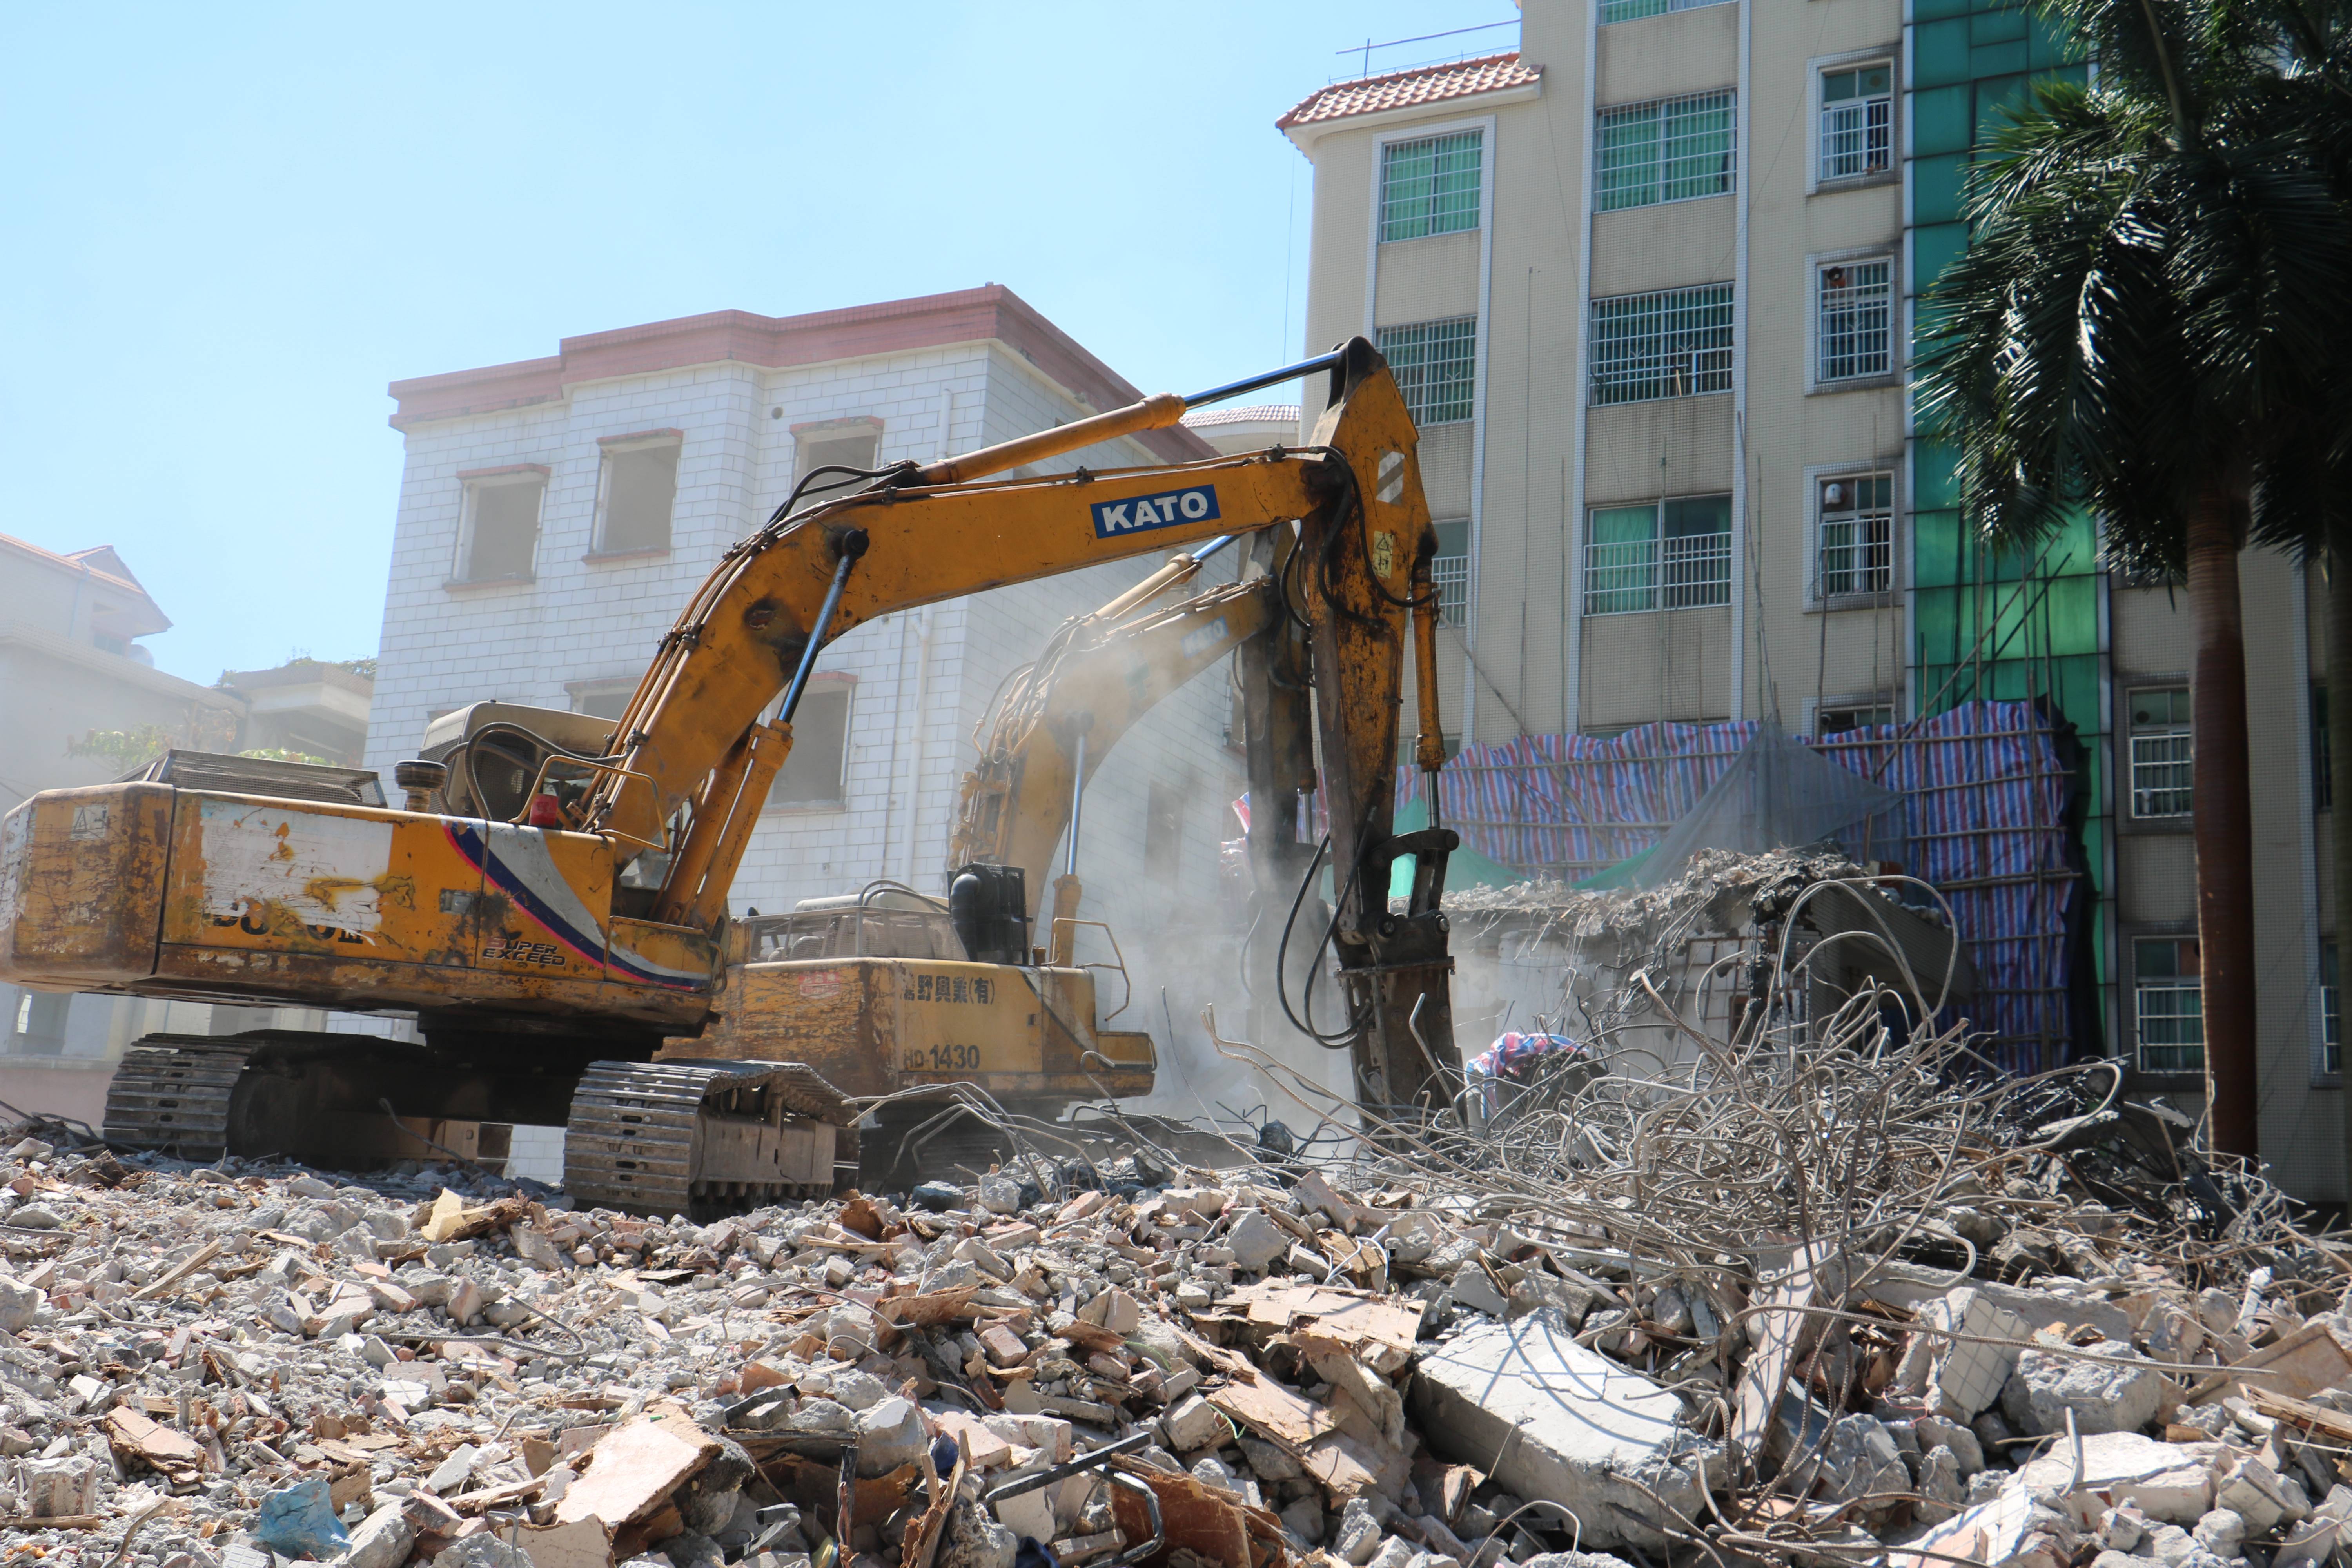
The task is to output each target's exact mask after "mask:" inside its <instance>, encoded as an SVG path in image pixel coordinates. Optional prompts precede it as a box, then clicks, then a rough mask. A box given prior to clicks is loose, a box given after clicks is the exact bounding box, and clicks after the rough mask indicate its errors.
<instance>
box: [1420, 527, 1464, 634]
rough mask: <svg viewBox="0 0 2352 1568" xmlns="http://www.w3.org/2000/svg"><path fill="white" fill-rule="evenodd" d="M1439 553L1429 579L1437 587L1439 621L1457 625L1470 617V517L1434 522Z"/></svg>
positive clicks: (1434, 559) (1430, 568) (1439, 623)
mask: <svg viewBox="0 0 2352 1568" xmlns="http://www.w3.org/2000/svg"><path fill="white" fill-rule="evenodd" d="M1430 528H1431V530H1432V531H1434V532H1435V533H1436V535H1437V553H1436V555H1434V556H1433V557H1432V558H1431V560H1430V563H1429V581H1430V584H1431V585H1432V586H1433V587H1435V588H1436V590H1437V624H1438V625H1439V626H1462V625H1464V624H1465V623H1466V622H1467V621H1468V620H1469V618H1470V520H1469V519H1467V518H1460V519H1455V520H1453V521H1444V522H1433V523H1432V524H1430Z"/></svg>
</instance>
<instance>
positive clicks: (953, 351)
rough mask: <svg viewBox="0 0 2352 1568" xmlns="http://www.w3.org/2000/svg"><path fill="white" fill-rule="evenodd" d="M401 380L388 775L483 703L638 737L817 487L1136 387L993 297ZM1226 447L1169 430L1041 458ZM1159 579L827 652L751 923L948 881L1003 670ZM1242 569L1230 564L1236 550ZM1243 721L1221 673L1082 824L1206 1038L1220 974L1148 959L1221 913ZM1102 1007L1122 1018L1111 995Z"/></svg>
mask: <svg viewBox="0 0 2352 1568" xmlns="http://www.w3.org/2000/svg"><path fill="white" fill-rule="evenodd" d="M391 390H392V395H393V396H394V398H396V399H397V400H398V404H399V407H398V410H397V412H395V413H394V415H393V416H392V422H393V424H394V426H396V427H398V428H399V429H400V430H401V431H402V432H403V434H404V437H406V443H407V458H406V468H405V472H404V477H403V479H402V483H401V491H400V506H399V515H398V519H397V521H396V523H395V527H394V541H393V553H392V574H391V582H390V584H389V588H388V592H387V594H386V596H385V605H384V620H383V643H382V647H381V652H380V656H379V674H378V680H377V685H376V692H375V708H374V719H373V725H372V728H371V731H370V735H369V742H368V758H369V762H370V765H372V766H373V767H376V768H377V769H379V770H381V771H383V772H384V773H386V775H387V776H388V775H389V773H390V770H391V767H392V765H393V763H395V762H397V761H398V760H400V759H401V758H403V757H405V756H409V755H411V754H413V753H414V752H415V748H416V746H417V744H418V742H419V741H420V739H421V737H422V736H423V734H424V731H425V724H426V723H427V722H428V721H430V720H432V719H433V718H434V717H436V716H437V715H438V714H441V713H443V712H446V711H447V710H451V709H453V708H456V707H458V706H460V705H462V704H465V703H467V702H471V701H475V700H479V699H483V698H493V697H495V698H501V699H504V700H509V701H515V702H524V703H530V704H533V705H537V706H541V707H553V708H567V709H573V710H580V711H583V712H591V713H599V714H604V715H608V716H616V715H617V714H618V713H619V712H620V710H621V709H622V706H623V705H624V704H625V703H626V701H627V700H628V699H629V696H630V694H631V693H632V692H633V691H634V690H635V687H636V684H637V680H638V678H639V677H640V675H641V674H642V673H643V671H644V669H645V667H646V662H647V661H648V660H649V659H650V658H651V657H652V655H653V653H654V651H655V647H656V643H657V642H658V641H659V639H660V638H661V637H663V635H664V634H666V633H667V631H668V630H669V629H670V627H671V626H672V624H673V623H674V621H675V620H676V618H677V614H678V612H679V611H680V610H681V609H682V608H683V607H684V605H686V604H687V602H688V597H689V596H690V595H692V593H693V592H694V590H695V589H696V587H697V586H698V585H699V584H701V582H702V581H703V579H704V578H705V577H706V576H707V575H708V574H709V573H710V572H711V570H712V569H713V568H715V567H716V566H717V565H718V563H719V558H720V555H721V552H724V551H725V550H726V549H727V548H728V547H729V546H730V545H731V544H733V543H734V542H736V541H737V540H739V539H741V538H743V537H744V536H746V535H747V534H749V533H751V532H752V531H754V530H755V529H757V528H758V527H759V526H760V525H761V523H763V522H764V521H766V520H767V519H768V517H769V516H770V514H771V513H772V512H773V511H774V510H776V509H777V508H778V507H779V506H780V505H782V504H783V503H784V501H785V500H787V498H788V497H789V496H790V495H791V494H792V492H793V488H794V486H795V484H796V483H797V482H798V481H799V480H800V479H802V478H803V477H804V476H806V475H807V474H808V473H809V472H810V470H811V469H812V468H816V467H818V466H820V465H824V464H846V465H849V466H851V467H854V468H876V467H878V466H880V465H884V464H887V463H891V462H894V461H897V460H898V459H900V458H917V459H920V460H924V461H929V460H930V459H932V458H938V457H941V456H944V455H946V454H949V453H951V452H962V451H970V450H971V449H973V448H975V447H982V446H984V445H987V444H989V443H991V442H995V441H1001V440H1004V439H1007V438H1009V437H1013V436H1018V435H1024V434H1027V433H1029V432H1031V431H1034V430H1039V429H1044V428H1047V427H1049V426H1054V425H1056V424H1061V423H1064V422H1066V421H1068V420H1072V419H1076V418H1081V417H1084V416H1087V415H1090V414H1094V413H1097V412H1100V411H1102V410H1105V409H1108V408H1112V407H1116V406H1118V405H1123V404H1126V403H1129V402H1132V401H1134V400H1135V398H1136V397H1137V396H1139V394H1138V393H1137V391H1136V389H1135V388H1134V387H1132V386H1130V385H1129V384H1128V383H1127V382H1125V381H1123V380H1122V379H1120V378H1119V377H1118V375H1116V374H1113V373H1112V372H1111V371H1110V370H1109V368H1108V367H1107V366H1106V365H1104V364H1103V363H1101V362H1100V361H1099V360H1097V358H1095V356H1094V355H1092V354H1090V353H1087V351H1086V350H1085V349H1084V348H1082V347H1081V346H1079V344H1077V343H1076V342H1073V341H1072V340H1071V339H1070V338H1069V337H1068V336H1067V335H1066V334H1065V333H1063V332H1062V331H1060V330H1059V329H1057V328H1056V327H1055V326H1054V325H1053V323H1052V322H1050V321H1046V320H1045V318H1044V317H1043V316H1041V315H1039V314H1038V313H1037V312H1036V311H1035V310H1033V309H1031V308H1030V307H1029V306H1028V305H1026V304H1025V303H1024V302H1023V301H1022V300H1020V299H1019V298H1018V297H1016V296H1015V295H1014V294H1013V292H1012V291H1011V290H1010V289H1003V288H1001V287H998V286H996V285H993V284H991V285H989V286H987V287H984V288H980V289H967V290H964V291H962V292H959V293H952V294H940V295H933V296H929V297H928V298H922V299H912V300H890V301H887V302H884V303H879V304H873V305H863V306H858V307H856V308H853V309H848V310H824V311H819V312H815V313H813V314H808V315H801V316H789V317H768V316H759V315H752V314H749V313H746V312H741V311H722V312H719V313H716V314H712V315H707V316H695V317H689V318H686V319H684V320H680V321H656V322H652V323H649V324H646V325H644V326H635V327H626V328H623V329H620V330H618V331H603V332H594V333H590V334H587V335H585V336H581V337H572V338H567V339H565V340H564V341H563V342H562V347H561V349H560V351H559V352H558V353H556V354H554V355H552V356H550V357H548V358H545V359H537V360H529V361H525V362H523V363H517V364H502V365H492V366H488V367H487V368H484V369H479V370H466V371H457V372H453V373H449V374H439V375H430V376H425V377H420V378H418V379H415V380H409V381H402V382H396V383H394V384H393V387H392V389H391ZM1212 456H1214V451H1213V448H1212V447H1210V446H1208V445H1207V444H1206V443H1204V442H1203V441H1202V439H1200V438H1199V437H1196V436H1194V435H1193V434H1192V433H1191V432H1190V431H1188V430H1184V429H1169V430H1159V431H1152V432H1149V433H1147V434H1145V435H1143V436H1141V437H1136V438H1132V439H1121V440H1118V441H1115V442H1110V443H1106V444H1105V445H1103V446H1101V447H1093V448H1089V449H1087V451H1085V452H1082V453H1078V454H1075V455H1073V456H1071V457H1068V458H1059V459H1055V460H1054V461H1053V462H1051V463H1048V464H1045V465H1042V468H1044V469H1045V470H1047V471H1067V470H1068V469H1070V468H1076V467H1078V466H1080V465H1082V464H1083V465H1085V466H1087V467H1091V468H1110V467H1125V466H1133V465H1140V464H1150V463H1164V462H1172V461H1185V460H1191V459H1193V458H1206V457H1212ZM943 547H947V545H946V543H945V542H943ZM1158 559H1159V558H1158V557H1157V556H1154V557H1152V558H1150V559H1148V560H1144V561H1140V562H1128V563H1116V564H1110V565H1105V566H1100V567H1095V568H1091V569H1088V570H1087V571H1083V572H1077V573H1072V574H1067V575H1065V576H1062V577H1058V578H1054V579H1050V580H1047V581H1045V582H1040V583H1034V584H1025V585H1021V586H1016V587H1011V588H1004V589H1000V590H997V591H994V592H992V593H988V594H983V595H975V596H972V597H969V598H959V599H954V600H950V601H948V602H946V603H942V604H938V605H929V606H927V607H923V608H919V609H916V610H912V611H908V612H904V613H900V614H895V615H888V616H880V617H877V619H875V620H873V621H871V622H868V623H866V624H865V625H862V626H857V627H856V628H855V629H854V630H852V631H851V632H849V633H848V634H847V635H845V636H844V637H840V638H839V639H838V640H836V641H835V642H833V643H832V644H830V645H828V646H827V647H826V648H825V649H824V654H823V656H822V658H821V659H820V661H819V664H818V666H817V670H816V674H815V677H814V680H813V682H812V684H811V686H810V688H809V689H808V692H807V694H806V696H805V697H804V698H803V702H802V704H801V708H800V710H799V712H798V714H797V716H796V717H795V719H794V721H793V752H792V755H791V756H790V758H789V759H788V760H787V762H786V763H785V764H784V768H783V771H782V773H781V774H780V775H779V777H778V778H777V781H776V784H775V787H774V790H773V791H772V795H771V796H770V798H769V802H768V807H767V811H766V813H765V815H764V816H763V817H762V819H761V824H760V826H759V827H758V829H757V830H756V831H755V832H754V834H753V836H752V838H751V847H750V850H749V852H748V854H747V855H746V857H745V858H744V862H743V867H742V870H741V873H740V876H739V877H738V878H737V880H736V883H735V887H734V889H733V891H732V896H731V899H730V903H731V905H732V907H733V908H734V910H736V911H737V912H738V913H741V912H744V911H746V910H768V911H771V912H774V911H778V910H788V909H790V908H791V907H792V906H793V903H794V901H796V900H801V899H805V898H810V897H817V896H824V895H831V894H841V893H855V892H856V891H857V890H858V889H860V888H862V887H864V886H866V884H867V883H870V882H873V881H876V880H880V879H891V880H896V881H899V882H904V883H908V884H909V885H911V886H914V887H917V888H919V889H923V890H926V891H929V892H934V893H937V892H944V891H945V889H946V879H947V873H948V870H949V867H948V864H947V856H948V843H949V835H950V828H951V826H952V825H953V821H954V818H955V814H956V810H957V802H958V793H959V785H960V783H961V778H962V775H963V773H964V772H965V770H966V769H967V768H968V767H969V766H970V765H971V763H972V761H973V759H974V752H973V750H972V745H971V739H972V736H973V731H974V727H975V726H976V725H977V724H979V723H980V722H981V721H982V716H983V715H984V713H985V712H986V711H987V710H988V709H989V706H990V704H991V701H992V699H993V698H994V697H995V695H996V694H997V692H998V690H999V689H1000V688H1001V686H1002V684H1003V679H1004V678H1005V676H1006V675H1007V674H1008V673H1009V672H1011V671H1012V670H1013V668H1015V667H1016V666H1018V665H1020V664H1023V663H1025V662H1026V661H1028V660H1029V659H1031V658H1034V657H1035V656H1036V654H1037V653H1038V652H1039V651H1040V650H1041V648H1042V647H1043V646H1044V644H1045V639H1046V637H1048V636H1049V635H1050V634H1051V633H1052V631H1053V630H1054V628H1055V626H1058V625H1059V624H1060V623H1061V621H1062V620H1063V619H1064V618H1065V617H1066V616H1071V615H1075V614H1077V613H1080V612H1082V611H1086V610H1089V609H1092V608H1094V607H1095V606H1096V605H1100V604H1102V603H1103V602H1105V601H1106V600H1108V599H1109V598H1111V597H1112V596H1113V595H1115V594H1117V593H1118V591H1119V590H1120V589H1122V588H1124V587H1126V586H1127V585H1128V584H1131V583H1133V582H1134V581H1135V580H1136V579H1137V578H1138V577H1139V576H1140V575H1141V574H1143V573H1145V572H1147V571H1149V570H1150V569H1151V567H1152V566H1154V565H1156V564H1157V563H1158ZM1215 567H1216V569H1217V570H1218V571H1220V572H1223V573H1226V574H1230V571H1231V562H1230V557H1229V556H1228V557H1227V558H1224V559H1221V560H1220V561H1219V562H1217V563H1215ZM1225 724H1226V700H1225V692H1224V689H1223V683H1222V682H1221V681H1217V680H1214V679H1204V680H1202V681H1197V682H1195V683H1194V684H1193V685H1192V687H1190V688H1187V689H1185V690H1183V691H1181V692H1179V693H1177V694H1176V695H1175V696H1174V697H1172V698H1171V699H1170V700H1168V701H1166V702H1164V703H1162V704H1161V705H1160V708H1159V709H1158V710H1155V711H1154V712H1153V713H1152V714H1151V715H1150V717H1149V718H1147V719H1146V720H1145V721H1143V722H1141V723H1139V725H1137V726H1136V727H1135V728H1134V729H1133V730H1132V731H1129V733H1128V735H1127V736H1126V737H1125V738H1124V739H1123V740H1122V741H1121V742H1119V746H1118V750H1117V751H1116V752H1113V753H1111V755H1110V756H1109V757H1108V759H1107V760H1106V761H1105V762H1104V763H1103V764H1102V766H1101V769H1100V771H1099V772H1098V773H1097V774H1096V777H1095V781H1094V784H1093V785H1092V788H1091V789H1090V790H1089V792H1088V794H1087V799H1086V803H1085V811H1084V815H1083V828H1082V831H1081V835H1080V844H1079V855H1078V869H1079V872H1080V875H1081V876H1082V878H1084V879H1085V881H1086V885H1087V907H1086V908H1085V910H1082V912H1083V913H1085V914H1087V915H1089V916H1092V917H1093V918H1097V919H1104V920H1108V921H1110V922H1111V923H1112V924H1113V926H1114V927H1115V928H1116V929H1117V931H1118V935H1119V937H1120V939H1121V942H1122V944H1123V949H1124V952H1126V954H1127V956H1128V960H1129V964H1130V968H1131V972H1132V973H1131V978H1132V981H1133V994H1134V995H1135V997H1136V998H1137V1001H1138V1005H1141V1004H1142V1003H1143V1001H1144V999H1145V998H1147V997H1149V998H1151V1010H1152V1012H1153V1013H1154V1014H1155V1019H1154V1022H1156V1021H1157V1018H1156V1015H1157V1014H1158V1012H1159V1007H1158V1003H1157V998H1156V996H1155V995H1154V994H1153V993H1154V991H1155V990H1156V988H1157V987H1158V986H1160V985H1161V984H1166V985H1168V986H1169V987H1170V988H1171V994H1173V995H1174V997H1175V998H1176V1001H1175V1004H1174V1005H1173V1013H1174V1016H1179V1017H1187V1016H1192V1014H1191V1013H1188V1012H1187V1011H1186V1002H1187V999H1188V998H1189V997H1190V996H1191V994H1192V992H1193V989H1194V984H1193V983H1192V980H1191V978H1190V977H1189V976H1187V975H1186V974H1184V973H1178V972H1172V971H1174V969H1175V966H1174V965H1172V964H1171V965H1170V966H1169V968H1170V969H1171V973H1162V972H1161V971H1160V970H1159V969H1154V968H1152V967H1151V965H1152V963H1153V949H1152V944H1150V943H1149V942H1143V941H1139V940H1137V939H1138V938H1139V937H1142V936H1145V935H1147V934H1148V933H1150V932H1151V931H1154V930H1156V929H1158V928H1159V927H1160V925H1161V924H1162V922H1164V921H1167V920H1169V919H1170V918H1171V915H1172V914H1173V913H1175V912H1177V911H1179V910H1181V909H1183V908H1184V907H1185V906H1186V905H1188V904H1191V905H1197V906H1201V907H1206V906H1208V905H1209V904H1210V903H1211V902H1212V901H1213V897H1214V889H1215V874H1216V865H1217V840H1218V839H1219V838H1220V837H1228V836H1230V833H1231V831H1232V830H1231V828H1230V826H1229V825H1228V823H1227V822H1226V821H1225V806H1226V803H1227V802H1229V801H1231V800H1232V799H1233V798H1234V795H1237V794H1238V793H1239V791H1240V789H1241V787H1242V785H1241V782H1240V779H1241V770H1240V766H1239V763H1238V762H1237V760H1235V759H1234V757H1233V756H1232V755H1231V754H1230V753H1229V752H1228V750H1227V747H1226V745H1225V742H1224V731H1225ZM1058 868H1059V867H1058V865H1056V867H1055V868H1053V869H1055V870H1058ZM1038 940H1039V941H1041V942H1042V941H1044V940H1045V939H1044V937H1043V936H1042V935H1040V937H1039V939H1038ZM1088 940H1089V941H1091V940H1092V937H1091V933H1089V935H1088ZM1084 946H1085V944H1084V943H1082V950H1083V949H1084ZM1089 955H1091V954H1089ZM1101 956H1102V957H1104V958H1105V959H1108V958H1109V956H1110V954H1109V953H1108V951H1106V952H1103V953H1102V954H1101ZM1107 990H1108V995H1109V996H1110V998H1111V1005H1116V1003H1117V1000H1118V991H1119V983H1118V980H1117V979H1116V977H1114V978H1112V979H1111V980H1110V981H1109V983H1108V987H1107ZM1193 1010H1194V1011H1197V1008H1194V1009H1193Z"/></svg>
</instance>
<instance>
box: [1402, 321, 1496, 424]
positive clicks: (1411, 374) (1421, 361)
mask: <svg viewBox="0 0 2352 1568" xmlns="http://www.w3.org/2000/svg"><path fill="white" fill-rule="evenodd" d="M1377 335H1378V337H1379V339H1380V342H1379V348H1380V351H1381V357H1382V358H1384V359H1386V360H1387V361H1388V362H1389V373H1390V374H1392V375H1394V376H1395V377H1396V384H1397V390H1398V391H1399V392H1400V393H1402V394H1403V395H1404V406H1405V412H1407V413H1408V414H1411V415H1412V422H1413V423H1414V424H1415V425H1448V424H1453V423H1454V422H1456V421H1458V420H1463V419H1467V418H1469V417H1470V415H1471V393H1472V390H1473V387H1474V384H1475V381H1474V376H1473V373H1474V372H1475V370H1476V369H1477V356H1478V318H1477V317H1475V316H1457V317H1455V318H1454V320H1452V321H1417V322H1415V323H1413V324H1412V325H1411V326H1406V327H1382V328H1381V329H1380V331H1379V332H1378V334H1377Z"/></svg>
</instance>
